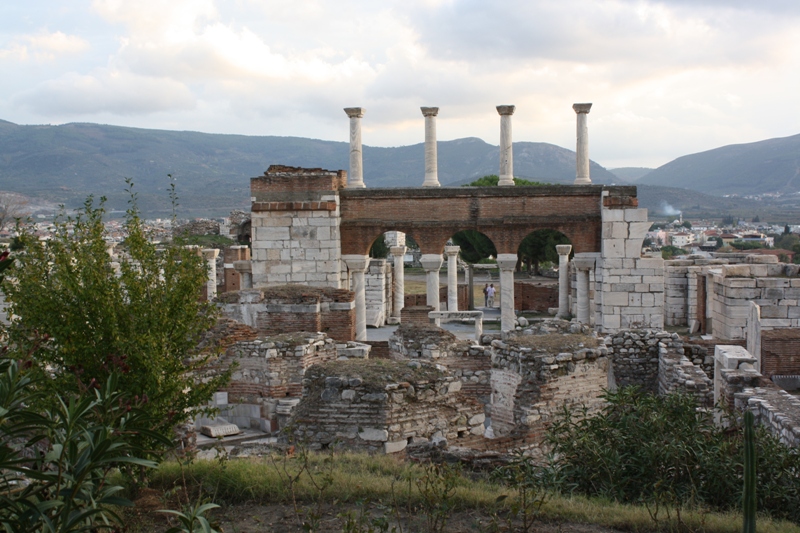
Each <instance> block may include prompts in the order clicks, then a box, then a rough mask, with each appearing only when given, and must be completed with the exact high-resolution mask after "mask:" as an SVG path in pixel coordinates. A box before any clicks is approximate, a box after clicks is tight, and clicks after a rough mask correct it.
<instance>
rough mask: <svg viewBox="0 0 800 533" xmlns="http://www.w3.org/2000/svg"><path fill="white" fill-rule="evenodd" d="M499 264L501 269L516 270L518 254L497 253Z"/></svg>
mask: <svg viewBox="0 0 800 533" xmlns="http://www.w3.org/2000/svg"><path fill="white" fill-rule="evenodd" d="M497 266H499V267H500V270H514V269H515V268H517V254H497Z"/></svg>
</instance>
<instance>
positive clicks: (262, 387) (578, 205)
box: [197, 104, 800, 453]
mask: <svg viewBox="0 0 800 533" xmlns="http://www.w3.org/2000/svg"><path fill="white" fill-rule="evenodd" d="M514 109H515V108H514V106H510V105H505V106H498V107H497V111H498V114H499V115H500V126H501V128H500V130H501V135H500V171H499V176H500V181H499V185H500V186H499V187H442V186H441V184H440V183H439V180H438V167H437V161H436V117H437V115H438V108H435V107H423V108H422V109H421V110H422V114H423V117H424V122H425V175H424V177H423V180H422V182H421V186H420V187H415V188H404V189H380V188H377V189H375V188H367V187H366V186H365V184H364V179H363V177H364V172H363V164H362V158H361V154H362V147H361V119H362V118H363V117H364V113H365V110H364V109H363V108H347V109H345V112H346V113H347V115H348V117H349V119H350V169H349V174H348V172H346V171H344V170H335V171H331V170H323V169H305V168H295V167H288V166H281V165H272V166H270V167H269V169H268V170H267V171H266V172H265V173H264V175H263V176H258V177H255V178H252V179H251V200H252V202H251V216H250V219H249V220H248V221H242V222H241V224H240V226H239V228H238V229H236V228H232V229H231V233H232V234H233V233H235V234H236V235H238V236H242V235H247V236H248V237H249V238H250V240H251V248H248V247H246V246H237V247H232V248H231V249H230V250H227V251H226V252H225V256H224V290H225V291H226V292H225V293H224V294H222V295H221V296H220V297H219V298H218V300H217V301H218V304H219V306H220V308H221V309H222V311H223V314H224V316H226V317H228V318H229V319H233V320H235V321H237V322H238V323H240V324H241V327H240V329H238V330H236V331H237V333H236V335H234V336H233V338H234V339H235V342H232V343H229V344H227V345H226V346H225V351H224V355H223V356H222V357H221V358H220V363H219V364H220V365H221V366H220V368H224V367H225V365H227V364H230V363H231V362H233V361H237V362H238V364H239V365H240V368H241V370H240V371H237V372H236V374H235V375H234V380H233V381H232V383H231V385H230V387H229V389H228V390H225V391H220V395H219V397H218V398H216V399H215V402H216V405H217V407H219V408H220V410H221V413H222V415H223V416H222V418H223V419H224V420H225V422H232V423H235V424H237V425H241V426H244V427H252V428H261V429H264V430H265V431H275V430H278V429H285V428H291V430H292V432H293V435H294V437H295V438H297V439H303V440H307V441H309V442H310V443H311V444H313V446H315V447H327V446H346V447H352V448H357V449H365V450H369V451H376V452H386V453H393V452H400V451H403V450H404V449H405V448H406V446H408V445H413V444H416V443H418V442H429V441H437V442H440V441H448V442H450V443H457V444H459V445H462V446H473V447H479V448H480V447H494V448H497V449H503V450H509V449H524V450H528V451H529V452H530V453H539V452H540V451H541V445H542V440H543V435H544V432H545V431H546V429H547V427H548V426H549V424H550V423H551V422H552V421H553V420H554V417H556V416H558V413H559V412H560V410H561V409H563V408H564V407H565V406H567V407H570V406H573V407H574V406H578V405H581V406H585V407H586V409H587V411H586V412H587V413H589V414H590V413H591V412H592V411H593V410H594V409H597V408H598V407H599V406H600V405H601V404H602V401H603V400H602V395H603V391H604V390H605V389H608V388H614V387H620V386H626V385H637V386H640V387H642V388H644V389H646V390H648V391H651V392H653V393H657V394H666V393H670V392H674V391H681V392H684V393H686V394H690V395H692V396H693V397H694V398H695V400H696V402H697V405H698V407H699V408H703V409H711V408H713V406H714V405H715V402H716V401H717V400H721V401H723V402H725V403H726V404H728V405H729V406H731V407H732V408H734V409H739V410H741V409H751V410H753V411H754V412H756V413H757V419H758V420H759V423H762V424H763V425H765V426H766V427H769V428H770V429H771V430H772V431H774V432H776V433H777V434H779V435H781V438H782V439H783V440H784V442H787V443H790V444H792V445H797V443H798V442H800V440H799V439H800V433H798V432H799V431H800V429H799V428H800V410H798V409H800V408H799V407H798V406H799V405H800V404H798V400H797V399H796V398H795V397H793V396H791V395H790V394H789V393H788V392H787V391H786V390H782V388H781V387H783V388H784V389H787V390H789V389H792V387H794V389H798V388H800V378H797V379H795V378H794V377H793V376H796V375H797V374H798V373H800V355H797V350H798V346H800V334H798V333H797V332H798V331H800V311H798V310H799V309H800V306H799V305H798V301H800V293H798V291H800V270H799V269H800V267H797V266H795V265H787V264H783V263H778V262H777V259H776V258H775V257H773V256H753V255H747V254H717V255H716V256H714V257H712V258H711V259H709V258H707V257H703V258H700V257H690V258H689V259H686V260H675V261H664V260H663V259H662V258H661V257H660V254H659V255H655V256H654V255H650V254H647V253H645V252H643V250H642V241H643V239H644V236H645V233H646V232H647V230H648V228H649V226H650V223H649V222H648V220H647V211H646V210H645V209H641V208H639V207H638V200H637V196H636V194H637V192H636V188H635V187H630V186H605V185H594V184H592V182H591V177H590V175H589V158H588V130H587V115H588V113H589V111H590V109H591V104H575V106H573V109H574V111H575V113H576V118H577V143H576V147H577V150H576V152H577V157H576V179H575V183H574V184H573V185H546V186H536V187H513V188H509V187H507V186H508V185H513V184H514V182H513V153H512V144H511V117H512V115H513V113H514ZM540 229H552V230H557V231H559V232H561V233H562V234H564V235H565V236H566V237H567V238H568V239H569V241H570V242H571V244H569V245H559V246H558V247H557V253H558V257H559V262H558V263H559V268H558V281H557V283H556V282H555V280H554V281H553V282H552V283H545V284H539V285H534V284H522V283H520V282H519V281H515V279H514V270H515V269H516V267H517V264H518V256H517V250H518V248H519V246H520V243H521V242H522V240H523V239H524V238H525V237H526V236H527V235H529V234H530V233H531V232H533V231H536V230H540ZM462 230H475V231H479V232H480V233H482V234H483V235H485V236H486V237H488V238H489V239H491V241H492V242H493V243H494V245H495V247H496V249H497V252H498V254H497V257H496V262H497V265H496V266H497V268H498V270H499V280H498V282H499V292H500V294H501V297H500V302H501V304H500V331H499V332H491V333H489V334H487V333H486V332H485V331H483V330H482V329H481V328H480V326H481V324H480V322H479V320H482V318H483V317H482V314H481V313H480V312H470V311H468V309H469V304H470V302H471V300H472V296H471V295H470V293H469V290H471V285H470V289H469V290H468V288H467V287H464V286H459V285H458V279H457V277H456V271H457V261H458V255H459V252H460V249H459V247H458V246H453V245H452V244H450V243H449V239H450V238H451V237H452V235H454V234H455V233H457V232H459V231H462ZM384 234H385V235H387V236H388V239H387V244H388V246H389V250H390V253H391V258H390V259H388V258H387V259H374V258H370V257H369V255H368V253H369V250H370V248H371V246H372V245H373V243H374V242H375V241H376V239H378V238H379V237H380V236H381V235H384ZM406 235H408V236H409V237H412V238H413V239H414V241H415V242H416V243H417V244H418V245H419V248H420V253H421V256H420V257H419V264H421V266H422V268H423V269H424V271H425V276H426V291H425V292H426V293H425V294H424V295H408V294H405V280H404V263H403V258H404V256H405V254H406V252H407V247H406V241H405V238H406ZM251 250H252V251H251ZM572 253H574V256H573V258H572V260H570V254H572ZM445 260H446V261H447V271H448V275H447V279H446V284H445V285H446V286H444V287H441V286H440V269H441V268H442V266H443V265H444V262H445ZM210 290H211V287H210V284H209V291H210ZM209 294H211V292H209ZM521 310H537V311H539V312H548V311H549V312H550V313H551V314H553V315H555V317H554V318H548V319H535V320H532V321H530V323H529V321H528V320H525V319H524V318H518V317H517V312H519V311H521ZM454 317H457V318H458V319H461V320H474V321H475V326H476V334H475V339H474V340H470V341H467V340H459V339H456V338H455V337H454V336H453V335H452V334H451V333H449V332H447V331H445V330H443V329H441V328H439V327H437V326H438V325H439V324H440V323H441V322H442V321H446V320H448V319H453V318H454ZM564 319H571V320H564ZM386 324H400V326H399V328H398V329H397V330H396V331H395V332H394V334H393V335H392V336H391V338H390V340H389V342H388V345H387V346H384V347H383V348H381V349H380V350H377V348H376V351H375V353H373V354H372V355H371V350H372V346H371V345H368V344H364V342H365V341H367V327H382V326H384V325H386ZM665 326H668V327H672V328H674V327H678V326H680V327H685V328H686V329H687V332H688V333H689V334H697V335H702V336H703V337H702V338H696V337H692V338H691V339H689V337H681V336H679V335H678V334H677V333H674V332H668V331H665V330H664V328H665ZM242 327H244V328H248V329H246V330H242V329H241V328H242ZM243 331H244V333H243ZM303 331H305V332H307V333H293V332H303ZM242 335H243V336H242ZM745 345H746V346H745ZM770 378H773V379H774V380H776V381H775V382H773V381H770ZM781 380H782V381H781ZM776 383H782V385H781V386H778V385H776ZM201 422H208V421H201ZM197 427H198V429H201V426H199V425H198V426H197Z"/></svg>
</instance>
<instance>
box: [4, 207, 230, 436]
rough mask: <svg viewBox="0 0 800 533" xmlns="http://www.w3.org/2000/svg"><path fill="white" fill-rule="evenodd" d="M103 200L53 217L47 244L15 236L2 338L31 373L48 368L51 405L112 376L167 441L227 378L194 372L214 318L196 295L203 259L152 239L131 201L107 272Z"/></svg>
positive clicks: (203, 274) (203, 269)
mask: <svg viewBox="0 0 800 533" xmlns="http://www.w3.org/2000/svg"><path fill="white" fill-rule="evenodd" d="M134 200H135V198H134ZM103 203H104V199H102V200H101V201H100V204H99V206H95V204H94V200H93V198H92V197H89V199H87V201H86V202H85V204H84V206H83V208H82V209H80V210H79V211H78V214H77V215H76V216H75V217H67V216H64V215H63V214H62V216H60V217H59V218H58V219H57V220H56V222H55V228H56V229H55V233H54V235H53V237H52V238H51V239H50V240H48V241H40V240H39V239H38V237H37V236H36V235H34V234H33V233H31V232H30V231H27V232H24V233H23V234H22V236H21V241H22V244H23V246H24V250H23V251H22V252H20V253H18V254H17V255H16V257H15V261H14V265H13V267H12V268H11V269H10V270H9V276H7V277H6V279H5V280H4V281H3V283H2V289H3V291H4V292H5V294H6V297H7V300H8V302H9V304H10V316H12V317H13V320H12V323H11V325H10V326H9V327H8V331H7V335H8V339H9V341H10V344H11V346H14V347H15V349H16V350H17V352H18V353H19V354H20V357H24V358H26V359H27V360H29V361H30V362H32V363H33V364H34V366H33V369H34V370H36V369H38V370H39V371H40V372H43V373H47V374H49V378H50V379H46V380H43V381H42V383H43V384H44V385H43V386H47V387H48V388H49V389H50V391H51V393H52V394H49V395H45V396H44V397H45V398H46V399H48V400H49V402H50V403H51V405H50V407H52V406H53V405H57V402H59V401H60V400H59V398H60V397H63V396H64V395H68V394H72V393H80V392H81V391H85V390H87V389H91V388H92V387H94V386H96V385H97V384H98V383H104V382H105V381H106V380H107V379H108V378H109V376H111V375H112V373H118V374H119V387H120V390H121V391H123V392H124V393H125V394H127V395H128V396H129V397H131V398H133V399H135V400H137V401H139V400H144V401H143V405H142V409H143V410H144V411H145V413H146V414H147V415H148V416H150V417H151V418H152V419H154V420H157V421H158V422H157V423H156V424H155V427H154V428H153V429H155V430H156V431H158V432H159V433H160V434H162V435H166V436H170V437H171V436H172V432H173V429H174V427H175V426H176V425H177V424H179V423H183V422H185V421H186V420H187V419H188V418H189V417H190V416H191V413H192V411H193V410H196V409H197V408H198V407H199V406H204V405H205V404H206V403H207V401H208V399H209V398H210V397H211V394H212V393H213V392H214V391H216V390H217V389H218V388H219V387H220V386H222V385H223V384H224V383H225V382H226V381H227V379H228V377H229V376H228V375H227V374H223V375H219V376H216V377H213V378H211V379H209V380H206V381H205V382H201V380H199V379H197V376H196V373H197V372H198V371H199V370H200V369H201V368H202V367H203V366H204V365H205V363H206V362H207V360H208V358H209V356H208V355H201V354H200V353H199V351H198V343H199V341H200V338H201V336H202V334H203V333H204V332H205V331H206V330H207V329H208V328H210V327H211V326H212V325H213V323H214V322H215V320H216V317H215V312H214V307H213V305H212V304H210V303H206V302H202V301H200V298H199V296H200V292H201V288H202V287H203V285H204V284H205V282H206V279H207V270H206V265H205V262H204V261H203V259H202V257H200V255H199V254H198V253H197V250H196V249H189V248H186V247H183V246H170V247H167V248H165V249H163V250H159V249H157V248H156V246H155V245H153V244H151V243H150V241H149V240H148V236H147V233H146V230H145V228H144V226H143V223H142V220H141V219H140V217H139V214H138V211H137V209H136V207H135V201H133V202H132V203H133V207H132V208H131V209H130V210H129V211H128V214H127V217H126V220H125V229H126V231H127V234H128V238H127V240H126V248H127V249H126V254H125V255H124V257H123V258H122V259H121V260H120V263H119V266H118V267H117V268H116V269H115V266H116V265H112V262H111V257H110V256H109V254H108V253H107V251H106V241H105V238H104V237H105V234H104V227H103V214H104V208H103ZM46 407H48V406H43V408H46Z"/></svg>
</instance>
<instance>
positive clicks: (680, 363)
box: [658, 342, 714, 408]
mask: <svg viewBox="0 0 800 533" xmlns="http://www.w3.org/2000/svg"><path fill="white" fill-rule="evenodd" d="M658 344H659V363H658V393H659V394H661V395H664V394H672V393H682V394H688V395H691V396H694V397H695V399H696V401H697V405H698V406H700V407H706V408H711V407H713V406H714V385H713V382H712V381H711V378H709V377H708V376H707V375H706V373H705V372H704V371H703V369H702V368H700V367H698V366H695V365H694V364H693V363H692V362H691V361H690V360H689V359H688V358H687V357H686V356H684V355H683V354H682V353H679V352H677V351H675V350H674V348H673V350H670V349H668V348H667V345H666V344H665V343H663V342H659V343H658Z"/></svg>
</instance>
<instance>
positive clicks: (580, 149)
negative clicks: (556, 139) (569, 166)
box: [572, 104, 592, 185]
mask: <svg viewBox="0 0 800 533" xmlns="http://www.w3.org/2000/svg"><path fill="white" fill-rule="evenodd" d="M591 108H592V104H573V105H572V109H574V110H575V113H577V115H578V124H577V130H578V142H577V146H576V148H575V154H576V164H577V172H576V173H575V185H591V184H592V178H590V177H589V126H588V118H589V117H588V115H589V110H590V109H591Z"/></svg>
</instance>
